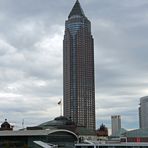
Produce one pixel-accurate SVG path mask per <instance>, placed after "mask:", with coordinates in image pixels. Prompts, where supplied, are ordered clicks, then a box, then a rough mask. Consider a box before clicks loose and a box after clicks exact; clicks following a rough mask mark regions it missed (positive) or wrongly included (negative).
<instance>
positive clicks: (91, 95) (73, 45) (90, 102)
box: [63, 0, 95, 130]
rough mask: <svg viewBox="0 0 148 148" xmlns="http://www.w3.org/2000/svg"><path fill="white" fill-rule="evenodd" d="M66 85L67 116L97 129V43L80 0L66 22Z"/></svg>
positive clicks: (82, 124)
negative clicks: (95, 65) (95, 62)
mask: <svg viewBox="0 0 148 148" xmlns="http://www.w3.org/2000/svg"><path fill="white" fill-rule="evenodd" d="M63 85H64V86H63V87H64V92H63V93H64V116H66V117H67V118H71V119H72V121H74V122H75V124H76V125H81V126H85V127H86V128H88V129H92V130H95V82H94V43H93V37H92V35H91V22H90V21H89V20H88V19H87V17H86V16H85V14H84V12H83V10H82V8H81V6H80V3H79V1H78V0H77V1H76V3H75V5H74V7H73V8H72V10H71V12H70V14H69V16H68V20H66V23H65V35H64V41H63Z"/></svg>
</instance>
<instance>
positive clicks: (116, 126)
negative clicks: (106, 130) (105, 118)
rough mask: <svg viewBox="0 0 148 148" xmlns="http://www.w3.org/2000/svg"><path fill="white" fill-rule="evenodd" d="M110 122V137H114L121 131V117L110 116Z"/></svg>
mask: <svg viewBox="0 0 148 148" xmlns="http://www.w3.org/2000/svg"><path fill="white" fill-rule="evenodd" d="M111 122H112V136H116V134H117V132H118V131H119V130H120V129H121V116H120V115H114V116H111Z"/></svg>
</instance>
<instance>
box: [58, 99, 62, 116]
mask: <svg viewBox="0 0 148 148" xmlns="http://www.w3.org/2000/svg"><path fill="white" fill-rule="evenodd" d="M58 105H60V116H62V99H61V100H60V101H59V102H58Z"/></svg>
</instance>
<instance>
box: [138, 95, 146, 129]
mask: <svg viewBox="0 0 148 148" xmlns="http://www.w3.org/2000/svg"><path fill="white" fill-rule="evenodd" d="M139 126H140V128H148V96H145V97H142V98H140V107H139Z"/></svg>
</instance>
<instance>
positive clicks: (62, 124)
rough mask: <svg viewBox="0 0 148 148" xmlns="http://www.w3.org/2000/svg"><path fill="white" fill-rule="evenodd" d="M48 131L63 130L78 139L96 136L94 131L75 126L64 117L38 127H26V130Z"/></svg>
mask: <svg viewBox="0 0 148 148" xmlns="http://www.w3.org/2000/svg"><path fill="white" fill-rule="evenodd" d="M48 129H65V130H69V131H72V132H74V133H75V134H76V135H78V136H79V137H92V136H96V134H95V132H94V130H91V129H88V128H86V127H84V126H76V125H75V123H74V122H73V121H72V120H71V119H69V118H66V117H64V116H60V117H56V118H55V119H54V120H51V121H47V122H44V123H42V124H40V125H38V126H34V127H27V130H48Z"/></svg>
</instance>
